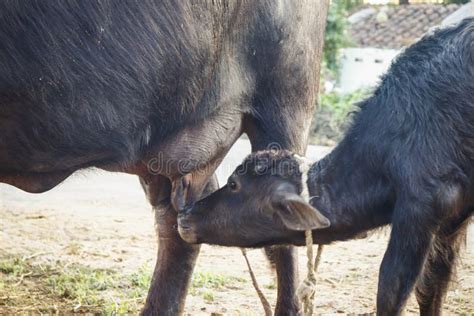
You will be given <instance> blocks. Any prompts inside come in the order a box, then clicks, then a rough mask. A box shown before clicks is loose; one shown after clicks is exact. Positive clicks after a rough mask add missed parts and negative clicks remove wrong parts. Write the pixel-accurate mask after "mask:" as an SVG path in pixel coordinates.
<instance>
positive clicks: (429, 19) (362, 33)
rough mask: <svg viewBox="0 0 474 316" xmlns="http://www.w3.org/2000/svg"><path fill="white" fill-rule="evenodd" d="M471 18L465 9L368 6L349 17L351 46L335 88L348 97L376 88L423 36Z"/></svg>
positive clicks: (470, 9)
mask: <svg viewBox="0 0 474 316" xmlns="http://www.w3.org/2000/svg"><path fill="white" fill-rule="evenodd" d="M468 16H474V2H471V3H468V4H465V5H457V4H450V5H439V4H418V5H403V6H382V7H377V6H369V7H365V8H364V9H362V10H360V11H357V12H355V13H354V14H352V15H351V16H350V17H349V23H350V27H349V33H350V36H351V38H352V42H353V43H352V45H351V47H349V48H346V49H344V50H343V51H342V56H341V58H342V59H341V70H340V71H341V73H340V77H339V83H338V88H339V89H340V91H341V92H342V93H349V92H352V91H355V90H357V89H360V88H364V87H371V86H374V85H376V84H377V82H378V80H379V78H380V76H381V75H382V74H383V73H384V72H385V71H386V70H387V68H388V67H389V66H390V64H391V62H392V60H393V58H394V57H395V56H396V55H397V54H398V53H399V52H400V51H401V50H402V49H403V48H404V47H407V46H409V45H411V44H413V43H414V42H416V41H417V40H418V39H420V38H421V37H422V36H423V35H424V34H426V32H428V31H429V30H431V29H433V28H436V27H443V26H446V25H449V24H454V23H458V22H459V21H461V20H462V19H463V18H465V17H468Z"/></svg>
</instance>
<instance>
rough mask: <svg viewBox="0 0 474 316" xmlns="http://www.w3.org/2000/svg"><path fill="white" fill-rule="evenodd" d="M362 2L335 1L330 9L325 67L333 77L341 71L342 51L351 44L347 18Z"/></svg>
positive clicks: (324, 58) (325, 47)
mask: <svg viewBox="0 0 474 316" xmlns="http://www.w3.org/2000/svg"><path fill="white" fill-rule="evenodd" d="M361 3H362V1H361V0H333V1H332V2H331V5H330V7H329V12H328V19H327V23H326V35H325V40H324V56H323V66H324V68H325V69H327V70H328V71H329V73H330V74H331V75H332V76H335V75H336V74H337V72H338V70H339V57H340V49H341V48H344V47H347V46H348V45H349V44H350V39H349V36H348V34H347V27H348V22H347V16H348V14H349V12H350V11H351V10H353V9H354V8H355V7H357V6H359V5H360V4H361Z"/></svg>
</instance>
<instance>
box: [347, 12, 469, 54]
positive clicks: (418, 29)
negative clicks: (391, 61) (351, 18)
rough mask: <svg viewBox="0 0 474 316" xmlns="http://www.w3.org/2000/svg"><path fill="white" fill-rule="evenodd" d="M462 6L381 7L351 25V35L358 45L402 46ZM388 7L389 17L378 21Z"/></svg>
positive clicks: (378, 46) (411, 41)
mask: <svg viewBox="0 0 474 316" xmlns="http://www.w3.org/2000/svg"><path fill="white" fill-rule="evenodd" d="M460 7H461V5H457V4H450V5H436V4H419V5H415V4H412V5H402V6H393V7H382V8H380V7H379V8H378V10H377V11H375V12H374V13H372V14H370V15H368V16H367V17H366V18H365V19H363V20H361V21H358V22H356V23H354V24H352V25H351V27H350V30H349V31H350V34H351V36H352V40H353V44H354V45H355V46H356V47H362V46H369V47H377V48H393V49H400V48H402V47H404V46H407V45H410V44H412V43H413V42H415V41H416V40H417V39H419V38H420V37H422V36H423V34H424V33H426V32H427V31H428V30H429V29H430V28H432V27H434V26H436V25H438V24H440V23H441V21H442V20H443V19H444V18H446V17H447V16H448V15H450V14H451V13H453V12H454V11H456V10H457V9H459V8H460ZM380 10H385V12H386V14H387V16H388V20H387V21H385V22H382V23H380V22H378V21H377V15H378V13H379V12H380Z"/></svg>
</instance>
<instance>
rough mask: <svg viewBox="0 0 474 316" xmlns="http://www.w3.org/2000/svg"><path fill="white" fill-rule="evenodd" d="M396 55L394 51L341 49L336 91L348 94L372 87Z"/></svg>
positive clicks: (396, 52)
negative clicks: (339, 72)
mask: <svg viewBox="0 0 474 316" xmlns="http://www.w3.org/2000/svg"><path fill="white" fill-rule="evenodd" d="M398 53H399V51H398V50H394V49H379V48H345V49H343V51H342V58H341V70H340V71H341V74H340V78H339V84H338V90H340V92H342V93H349V92H353V91H355V90H358V89H360V88H370V87H374V86H375V85H376V84H377V83H378V81H379V78H380V76H381V75H382V74H383V73H385V71H387V69H388V68H389V67H390V64H391V62H392V60H393V58H394V57H395V56H396V55H397V54H398Z"/></svg>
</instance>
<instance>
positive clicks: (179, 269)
mask: <svg viewBox="0 0 474 316" xmlns="http://www.w3.org/2000/svg"><path fill="white" fill-rule="evenodd" d="M142 184H143V183H142ZM153 185H154V184H152V185H150V186H148V187H145V191H147V195H148V197H149V199H150V201H151V202H152V205H153V206H154V209H155V225H156V230H157V234H158V256H157V259H156V265H155V270H154V272H153V278H152V281H151V284H150V289H149V291H148V296H147V299H146V304H145V308H144V309H143V311H142V315H180V314H182V313H183V311H184V304H185V299H186V294H187V291H188V287H189V283H190V280H191V276H192V273H193V269H194V265H195V263H196V259H197V257H198V255H199V249H200V246H199V245H190V244H188V243H186V242H185V241H183V240H182V239H181V237H180V236H179V234H178V230H177V212H176V210H175V209H174V208H173V207H172V205H171V200H170V198H169V193H168V192H170V188H166V190H163V188H157V187H155V188H154V187H153ZM166 185H168V186H169V185H170V184H169V183H166ZM217 188H218V185H217V181H216V179H215V177H214V178H212V179H211V180H210V181H209V183H208V184H207V186H206V189H205V190H204V192H203V195H207V194H209V193H211V192H213V191H215V190H216V189H217ZM154 191H155V192H156V191H160V192H166V193H168V197H167V198H165V199H164V200H161V201H159V202H157V201H156V200H157V199H154V198H153V192H154Z"/></svg>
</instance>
